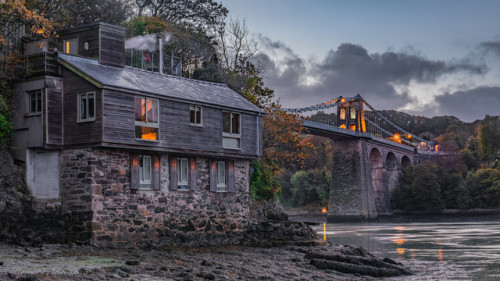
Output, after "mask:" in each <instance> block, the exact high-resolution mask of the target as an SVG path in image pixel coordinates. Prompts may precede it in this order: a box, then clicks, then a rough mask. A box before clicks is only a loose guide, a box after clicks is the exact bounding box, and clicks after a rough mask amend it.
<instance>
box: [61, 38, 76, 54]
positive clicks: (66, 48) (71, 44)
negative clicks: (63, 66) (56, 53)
mask: <svg viewBox="0 0 500 281" xmlns="http://www.w3.org/2000/svg"><path fill="white" fill-rule="evenodd" d="M63 52H64V53H65V54H71V55H78V38H73V39H66V40H64V42H63Z"/></svg>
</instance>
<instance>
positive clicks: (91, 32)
mask: <svg viewBox="0 0 500 281" xmlns="http://www.w3.org/2000/svg"><path fill="white" fill-rule="evenodd" d="M58 34H59V39H60V40H59V44H58V48H60V50H61V51H63V50H64V46H63V44H64V40H67V39H74V38H78V55H79V56H83V57H87V58H93V59H97V58H98V57H99V25H97V24H96V25H88V26H85V27H83V28H72V29H68V30H62V31H60V32H58ZM85 42H87V43H88V45H89V48H88V50H85V47H84V45H85Z"/></svg>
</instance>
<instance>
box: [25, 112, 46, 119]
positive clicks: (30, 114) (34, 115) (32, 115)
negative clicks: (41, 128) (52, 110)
mask: <svg viewBox="0 0 500 281" xmlns="http://www.w3.org/2000/svg"><path fill="white" fill-rule="evenodd" d="M37 116H42V113H41V112H38V113H26V114H25V115H24V118H29V117H37Z"/></svg>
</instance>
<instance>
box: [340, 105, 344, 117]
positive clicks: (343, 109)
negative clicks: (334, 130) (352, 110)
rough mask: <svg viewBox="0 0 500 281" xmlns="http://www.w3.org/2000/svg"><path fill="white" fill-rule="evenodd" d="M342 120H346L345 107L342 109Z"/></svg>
mask: <svg viewBox="0 0 500 281" xmlns="http://www.w3.org/2000/svg"><path fill="white" fill-rule="evenodd" d="M340 120H345V109H344V108H341V109H340Z"/></svg>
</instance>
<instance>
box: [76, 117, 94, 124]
mask: <svg viewBox="0 0 500 281" xmlns="http://www.w3.org/2000/svg"><path fill="white" fill-rule="evenodd" d="M95 121H96V119H95V118H94V119H88V120H86V119H85V120H78V121H76V123H90V122H95Z"/></svg>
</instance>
